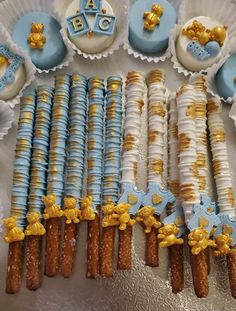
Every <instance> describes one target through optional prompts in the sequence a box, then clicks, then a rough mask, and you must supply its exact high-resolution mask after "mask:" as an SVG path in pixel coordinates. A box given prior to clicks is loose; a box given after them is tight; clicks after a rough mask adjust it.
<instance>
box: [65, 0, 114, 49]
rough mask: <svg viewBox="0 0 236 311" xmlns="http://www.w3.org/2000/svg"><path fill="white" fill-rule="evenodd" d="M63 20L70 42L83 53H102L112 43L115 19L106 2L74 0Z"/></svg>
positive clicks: (99, 0) (101, 0) (102, 0)
mask: <svg viewBox="0 0 236 311" xmlns="http://www.w3.org/2000/svg"><path fill="white" fill-rule="evenodd" d="M65 18H66V23H67V29H68V35H69V38H70V40H71V41H72V42H73V43H74V44H75V46H76V47H77V48H79V49H80V50H81V51H83V52H86V53H92V54H94V53H99V52H102V51H103V50H105V49H106V48H108V47H109V46H110V45H111V44H112V43H113V41H114V38H115V34H116V17H115V15H114V12H113V9H112V7H111V5H110V4H109V3H108V2H107V1H106V0H75V1H73V2H72V3H71V4H70V5H69V6H68V8H67V10H66V12H65Z"/></svg>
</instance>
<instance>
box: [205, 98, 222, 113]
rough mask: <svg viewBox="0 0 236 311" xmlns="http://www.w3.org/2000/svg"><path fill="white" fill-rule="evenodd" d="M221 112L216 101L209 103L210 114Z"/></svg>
mask: <svg viewBox="0 0 236 311" xmlns="http://www.w3.org/2000/svg"><path fill="white" fill-rule="evenodd" d="M218 110H219V105H218V104H217V103H216V102H215V101H214V100H209V101H208V103H207V111H208V112H209V113H212V112H217V111H218Z"/></svg>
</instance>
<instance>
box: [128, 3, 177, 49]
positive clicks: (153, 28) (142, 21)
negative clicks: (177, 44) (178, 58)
mask: <svg viewBox="0 0 236 311" xmlns="http://www.w3.org/2000/svg"><path fill="white" fill-rule="evenodd" d="M176 19H177V17H176V11H175V9H174V8H173V6H172V5H171V4H170V3H169V2H168V1H166V0H138V1H136V2H135V3H134V4H133V5H132V6H131V8H130V12H129V42H130V44H131V46H132V47H133V48H134V49H136V50H138V51H140V52H143V53H147V54H155V53H162V52H164V51H165V50H166V49H167V48H168V40H169V36H170V30H171V29H172V28H173V27H174V25H175V23H176Z"/></svg>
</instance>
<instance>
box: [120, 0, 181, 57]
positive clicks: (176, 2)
mask: <svg viewBox="0 0 236 311" xmlns="http://www.w3.org/2000/svg"><path fill="white" fill-rule="evenodd" d="M135 1H137V0H130V1H129V2H130V6H131V5H132V4H133V3H134V2H135ZM168 1H169V2H170V4H172V6H173V7H174V8H175V9H176V11H177V15H178V12H179V8H180V6H181V3H182V0H168ZM123 48H124V50H126V51H127V53H128V54H129V55H133V56H134V58H139V59H141V60H142V61H143V60H144V61H147V62H148V63H151V62H153V63H158V62H164V61H165V60H166V59H168V58H170V57H171V49H170V41H169V44H168V48H167V50H166V51H165V52H162V53H159V54H158V53H156V54H144V53H141V52H140V51H137V50H135V49H134V48H133V47H132V46H131V45H130V43H129V34H128V33H127V37H126V40H125V42H124V45H123Z"/></svg>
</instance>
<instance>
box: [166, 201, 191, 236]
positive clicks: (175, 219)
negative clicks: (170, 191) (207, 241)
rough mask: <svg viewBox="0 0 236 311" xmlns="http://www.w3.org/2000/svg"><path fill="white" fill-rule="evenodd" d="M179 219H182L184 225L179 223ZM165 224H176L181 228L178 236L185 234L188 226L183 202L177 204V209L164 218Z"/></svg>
mask: <svg viewBox="0 0 236 311" xmlns="http://www.w3.org/2000/svg"><path fill="white" fill-rule="evenodd" d="M179 220H181V222H182V223H183V225H181V226H180V225H178V224H179V223H180V222H179ZM163 224H164V225H167V224H175V225H176V226H177V228H178V229H179V233H178V235H177V237H178V238H179V237H181V236H183V235H184V234H185V231H186V226H185V218H184V211H183V207H182V204H178V205H177V206H176V208H175V211H174V212H173V213H172V214H171V215H169V216H167V217H166V218H165V219H164V220H163Z"/></svg>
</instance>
